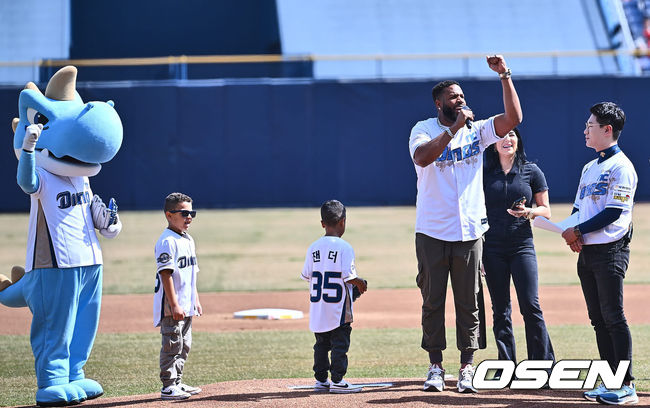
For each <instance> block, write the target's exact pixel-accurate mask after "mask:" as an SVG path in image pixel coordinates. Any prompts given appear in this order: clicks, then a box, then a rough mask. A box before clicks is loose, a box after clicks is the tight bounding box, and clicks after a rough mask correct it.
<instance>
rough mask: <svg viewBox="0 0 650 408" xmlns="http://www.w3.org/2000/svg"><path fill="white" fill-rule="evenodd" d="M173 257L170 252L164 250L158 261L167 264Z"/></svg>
mask: <svg viewBox="0 0 650 408" xmlns="http://www.w3.org/2000/svg"><path fill="white" fill-rule="evenodd" d="M171 259H172V257H171V256H170V255H169V254H168V253H165V252H163V253H162V254H160V256H159V257H158V259H156V262H158V263H161V264H165V263H168V262H169V261H170V260H171Z"/></svg>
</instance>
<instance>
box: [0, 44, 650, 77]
mask: <svg viewBox="0 0 650 408" xmlns="http://www.w3.org/2000/svg"><path fill="white" fill-rule="evenodd" d="M488 54H492V53H478V52H473V53H436V54H424V53H422V54H321V55H313V54H304V55H276V54H269V55H265V54H258V55H193V56H190V55H179V56H166V57H146V58H104V59H39V60H33V61H0V68H3V67H6V68H12V67H32V68H33V70H34V72H37V71H38V69H39V68H41V67H50V68H57V67H62V66H65V65H75V66H77V67H115V66H147V65H149V66H152V65H169V66H179V67H180V68H181V69H180V70H179V72H181V73H182V72H185V73H187V69H186V67H187V65H189V64H255V63H283V62H311V63H316V62H320V61H341V62H345V61H374V63H375V66H376V72H375V75H376V76H379V77H381V76H382V75H381V74H382V71H383V63H384V62H388V61H415V60H457V61H458V60H460V61H463V66H464V72H462V73H461V74H463V75H468V74H469V64H470V61H471V60H474V59H478V58H485V56H486V55H488ZM504 55H505V57H506V58H507V59H509V60H510V59H514V58H525V59H544V60H547V61H548V60H550V61H551V64H552V67H553V68H552V71H551V74H555V75H556V74H558V65H559V61H560V60H561V59H566V58H581V57H598V58H603V57H613V58H619V57H631V58H640V57H650V50H641V49H635V50H621V49H619V50H563V51H559V50H558V51H518V52H506V53H504ZM620 73H625V72H622V71H621V72H620ZM179 79H186V78H183V75H181V77H180V78H179Z"/></svg>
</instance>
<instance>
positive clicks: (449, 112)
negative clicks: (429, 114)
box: [442, 104, 458, 122]
mask: <svg viewBox="0 0 650 408" xmlns="http://www.w3.org/2000/svg"><path fill="white" fill-rule="evenodd" d="M442 114H443V115H444V116H445V117H446V118H447V119H449V120H450V121H452V122H455V121H456V118H458V112H456V109H455V108H452V107H451V106H448V105H444V104H443V105H442Z"/></svg>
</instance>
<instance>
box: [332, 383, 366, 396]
mask: <svg viewBox="0 0 650 408" xmlns="http://www.w3.org/2000/svg"><path fill="white" fill-rule="evenodd" d="M362 389H363V387H360V386H358V385H352V384H350V383H348V382H347V381H345V380H341V381H340V382H332V383H331V384H330V392H332V393H334V394H347V393H350V392H359V391H361V390H362Z"/></svg>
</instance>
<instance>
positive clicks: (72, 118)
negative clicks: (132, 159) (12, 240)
mask: <svg viewBox="0 0 650 408" xmlns="http://www.w3.org/2000/svg"><path fill="white" fill-rule="evenodd" d="M76 78H77V69H76V68H75V67H72V66H67V67H64V68H61V69H60V70H59V71H57V72H56V73H55V74H54V76H53V77H52V79H50V82H49V83H48V85H47V89H46V90H45V95H43V94H42V93H41V91H39V89H38V88H37V87H36V85H34V83H32V82H30V83H28V84H27V86H26V87H25V89H24V90H22V91H21V92H20V97H19V99H18V112H19V115H20V118H15V119H14V120H13V122H12V127H13V130H14V150H15V152H16V157H17V158H18V171H17V177H16V178H17V180H18V185H19V186H20V188H22V189H23V191H24V192H25V193H27V194H29V196H30V198H31V209H30V212H29V230H28V239H27V258H26V261H25V268H24V269H23V268H20V267H14V268H13V269H12V273H11V275H12V276H11V279H9V278H7V277H5V276H0V303H2V304H3V305H6V306H9V307H25V306H27V307H29V309H30V310H31V312H32V315H33V318H32V327H31V333H30V342H31V345H32V351H33V353H34V360H35V368H36V378H37V380H38V390H37V391H36V403H37V404H38V405H40V406H64V405H72V404H78V403H79V402H82V401H84V400H86V399H91V398H96V397H99V396H100V395H102V394H103V392H104V390H103V389H102V387H101V385H99V384H98V383H97V382H96V381H94V380H91V379H88V378H85V376H84V371H83V367H84V365H85V364H86V361H87V360H88V356H89V355H90V350H91V349H92V346H93V342H94V341H95V334H96V333H97V324H98V322H99V309H100V303H101V295H102V252H101V249H100V247H99V241H98V240H97V235H96V234H95V229H97V230H98V231H99V232H100V234H102V235H103V236H105V237H107V238H114V237H115V236H117V234H118V233H119V232H120V230H121V229H122V224H121V222H120V219H119V217H118V216H117V206H116V205H115V201H114V200H113V199H111V200H110V203H109V205H108V207H106V205H104V203H103V202H102V200H101V198H99V196H97V195H93V192H92V190H91V189H90V184H89V181H88V177H90V176H94V175H96V174H97V173H99V170H100V169H101V163H105V162H107V161H109V160H111V159H112V158H113V157H114V156H115V154H116V153H117V151H118V150H119V149H120V146H121V144H122V122H121V121H120V117H119V116H118V115H117V112H116V111H115V109H114V108H113V105H114V104H113V102H112V101H108V102H88V103H85V104H84V103H83V101H82V100H81V97H80V96H79V94H78V93H77V91H76V89H75V87H76Z"/></svg>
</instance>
